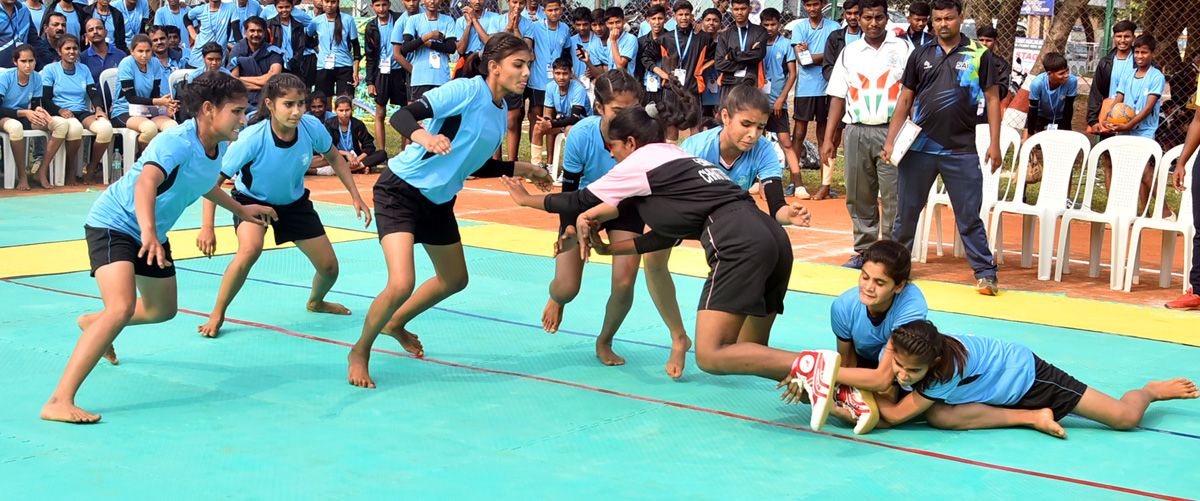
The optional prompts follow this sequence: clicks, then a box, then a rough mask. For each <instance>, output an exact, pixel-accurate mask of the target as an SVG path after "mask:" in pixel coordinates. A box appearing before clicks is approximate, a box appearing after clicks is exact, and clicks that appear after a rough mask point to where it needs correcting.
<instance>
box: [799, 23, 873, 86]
mask: <svg viewBox="0 0 1200 501" xmlns="http://www.w3.org/2000/svg"><path fill="white" fill-rule="evenodd" d="M847 29H849V28H839V29H837V30H836V31H834V32H833V33H830V34H829V38H827V39H826V40H825V55H824V56H823V57H824V59H822V60H821V75H823V76H824V77H825V81H826V82H828V81H829V76H830V75H832V74H833V65H834V64H836V63H837V58H838V56H840V55H842V49H845V48H846V45H847V44H846V30H847ZM859 29H860V30H861V28H859ZM858 35H859V36H860V37H861V36H862V32H861V31H860V32H859V34H858ZM796 64H800V63H796Z"/></svg>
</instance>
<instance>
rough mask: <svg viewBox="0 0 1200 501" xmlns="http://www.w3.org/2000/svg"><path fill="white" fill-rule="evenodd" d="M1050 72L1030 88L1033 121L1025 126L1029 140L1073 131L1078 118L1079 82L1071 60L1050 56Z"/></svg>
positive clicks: (1044, 62)
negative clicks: (1040, 134) (1046, 133)
mask: <svg viewBox="0 0 1200 501" xmlns="http://www.w3.org/2000/svg"><path fill="white" fill-rule="evenodd" d="M1042 65H1043V66H1044V67H1045V68H1046V71H1045V73H1042V74H1040V75H1038V76H1036V77H1034V78H1033V83H1032V84H1030V86H1029V119H1028V120H1026V122H1025V134H1026V136H1025V138H1026V139H1028V138H1029V136H1032V135H1034V134H1037V133H1038V132H1041V131H1043V130H1047V129H1049V130H1056V129H1062V130H1071V120H1072V119H1074V117H1075V96H1076V95H1078V94H1079V80H1078V79H1077V78H1075V75H1072V74H1071V70H1070V68H1068V67H1067V58H1066V57H1064V56H1063V55H1062V53H1059V52H1051V53H1049V54H1046V57H1045V58H1043V60H1042Z"/></svg>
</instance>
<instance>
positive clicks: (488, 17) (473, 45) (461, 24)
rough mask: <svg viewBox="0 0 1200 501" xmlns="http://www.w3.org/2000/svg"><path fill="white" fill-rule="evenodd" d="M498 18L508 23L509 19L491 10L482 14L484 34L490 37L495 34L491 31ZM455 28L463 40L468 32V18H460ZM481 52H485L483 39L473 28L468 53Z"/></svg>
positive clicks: (481, 23)
mask: <svg viewBox="0 0 1200 501" xmlns="http://www.w3.org/2000/svg"><path fill="white" fill-rule="evenodd" d="M496 18H502V19H504V20H505V21H506V22H507V21H508V18H507V17H505V16H501V15H500V14H497V13H495V12H492V11H490V10H485V11H483V14H481V15H480V16H479V25H480V26H482V27H483V31H484V33H487V34H489V35H490V34H492V33H494V32H493V31H491V29H492V26H493V25H494V24H495V21H494V20H495V19H496ZM454 28H455V33H456V34H457V36H458V37H459V38H460V39H461V38H462V36H463V34H464V33H466V32H467V18H466V16H464V17H460V18H458V21H456V22H455V23H454ZM481 50H483V39H481V38H479V33H478V32H477V31H476V30H475V28H474V27H472V28H471V40H470V41H469V42H467V52H468V53H469V52H477V51H481Z"/></svg>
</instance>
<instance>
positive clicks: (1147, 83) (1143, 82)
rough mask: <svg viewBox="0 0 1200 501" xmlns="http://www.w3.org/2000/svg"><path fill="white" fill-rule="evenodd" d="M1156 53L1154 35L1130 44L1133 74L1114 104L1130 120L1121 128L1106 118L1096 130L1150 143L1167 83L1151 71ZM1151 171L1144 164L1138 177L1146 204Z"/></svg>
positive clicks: (1160, 74) (1167, 211)
mask: <svg viewBox="0 0 1200 501" xmlns="http://www.w3.org/2000/svg"><path fill="white" fill-rule="evenodd" d="M1157 49H1158V41H1157V40H1155V39H1154V35H1148V34H1147V35H1142V36H1139V37H1137V39H1135V40H1134V41H1133V64H1134V65H1135V66H1136V68H1135V69H1134V71H1133V73H1131V74H1129V75H1127V76H1125V78H1124V79H1123V80H1121V82H1120V83H1118V84H1117V97H1116V100H1115V101H1116V103H1125V104H1128V105H1129V106H1131V107H1133V113H1134V115H1133V119H1131V120H1130V121H1128V122H1125V123H1123V124H1113V123H1109V121H1108V117H1104V118H1102V119H1101V120H1100V126H1101V127H1103V128H1104V129H1105V130H1111V131H1114V132H1116V133H1117V134H1122V135H1124V134H1127V135H1131V136H1138V137H1144V138H1148V139H1151V140H1153V139H1154V133H1155V132H1157V131H1158V113H1159V107H1160V105H1161V104H1162V93H1163V90H1164V88H1165V87H1166V83H1167V79H1166V77H1165V76H1163V72H1162V71H1161V70H1159V69H1158V68H1156V67H1154V51H1155V50H1157ZM1154 167H1155V165H1154V164H1152V163H1147V164H1146V170H1145V172H1144V173H1143V174H1142V186H1141V190H1140V193H1139V199H1140V200H1141V201H1143V202H1145V203H1147V204H1149V203H1150V195H1151V193H1153V190H1154ZM1169 214H1170V209H1168V208H1167V205H1166V204H1163V217H1167V216H1168V215H1169Z"/></svg>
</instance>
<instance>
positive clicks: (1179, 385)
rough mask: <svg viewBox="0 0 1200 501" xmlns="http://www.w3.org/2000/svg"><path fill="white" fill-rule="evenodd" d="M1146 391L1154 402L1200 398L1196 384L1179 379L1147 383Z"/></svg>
mask: <svg viewBox="0 0 1200 501" xmlns="http://www.w3.org/2000/svg"><path fill="white" fill-rule="evenodd" d="M1146 391H1148V392H1150V395H1151V397H1153V398H1154V401H1155V402H1159V401H1162V400H1176V399H1180V398H1185V399H1186V398H1196V397H1197V396H1200V392H1197V389H1196V383H1193V382H1191V381H1190V380H1187V379H1184V378H1181V377H1177V378H1175V379H1168V380H1166V381H1154V382H1151V383H1148V384H1146Z"/></svg>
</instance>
